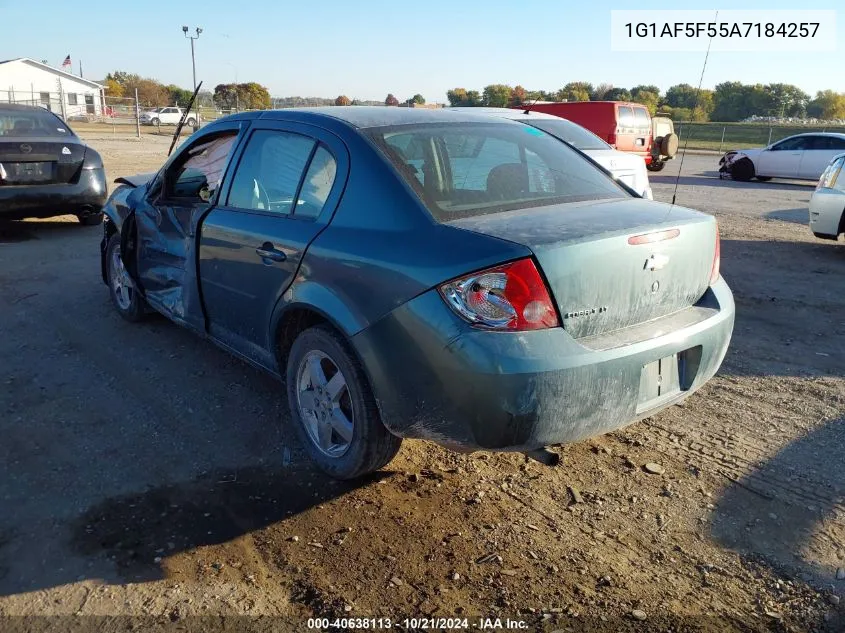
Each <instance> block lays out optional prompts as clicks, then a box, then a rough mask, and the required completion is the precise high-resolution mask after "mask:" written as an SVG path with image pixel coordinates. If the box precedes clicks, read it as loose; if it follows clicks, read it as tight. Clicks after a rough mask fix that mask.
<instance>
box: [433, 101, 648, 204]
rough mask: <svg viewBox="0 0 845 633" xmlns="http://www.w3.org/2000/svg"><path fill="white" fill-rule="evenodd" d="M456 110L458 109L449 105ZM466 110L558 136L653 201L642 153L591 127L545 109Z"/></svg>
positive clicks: (465, 110) (620, 180)
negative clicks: (617, 146) (607, 140)
mask: <svg viewBox="0 0 845 633" xmlns="http://www.w3.org/2000/svg"><path fill="white" fill-rule="evenodd" d="M446 109H447V110H455V109H458V108H446ZM460 109H461V110H463V111H464V112H472V113H473V114H485V115H488V116H495V117H501V118H503V119H511V120H513V121H520V122H521V123H525V124H526V125H530V126H531V127H534V128H537V129H538V130H542V131H543V132H546V133H548V134H551V135H552V136H554V137H555V138H558V139H560V140H562V141H566V142H567V143H569V144H570V145H572V146H573V147H575V148H576V149H578V150H580V151H582V152H583V153H584V154H586V155H587V156H589V157H590V158H591V159H593V160H594V161H595V162H596V163H598V164H599V165H600V166H601V167H603V168H604V169H606V170H607V171H609V172H610V173H611V175H612V176H613V177H614V178H616V180H618V181H619V182H621V183H623V184H625V185H627V186H628V187H630V188H631V189H633V190H634V191H635V192H636V193H637V194H639V195H640V196H642V197H643V198H647V199H649V200H653V199H654V197H653V195H652V192H651V185H650V184H649V182H648V172H647V171H646V166H645V160H643V158H642V156H637V155H636V154H630V153H628V152H620V151H617V150H615V149H613V148H612V147H611V146H610V145H608V144H607V143H605V142H604V141H603V140H601V139H600V138H599V137H598V136H596V135H595V134H593V133H592V132H590V131H589V130H587V129H585V128H583V127H581V126H580V125H578V124H577V123H573V122H572V121H569V120H568V119H564V118H562V117H559V116H554V115H552V114H546V113H545V112H527V113H526V112H525V110H513V109H510V108H460Z"/></svg>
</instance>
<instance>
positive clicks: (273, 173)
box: [199, 120, 349, 367]
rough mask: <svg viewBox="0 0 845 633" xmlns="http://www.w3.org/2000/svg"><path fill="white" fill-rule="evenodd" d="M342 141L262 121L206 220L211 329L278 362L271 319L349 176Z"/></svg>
mask: <svg viewBox="0 0 845 633" xmlns="http://www.w3.org/2000/svg"><path fill="white" fill-rule="evenodd" d="M348 165H349V159H348V155H347V152H346V148H345V146H344V145H343V143H342V142H341V141H340V140H339V139H338V138H337V137H335V136H334V135H333V134H331V133H330V132H327V131H325V130H323V129H321V128H318V127H315V126H312V125H307V124H300V123H281V122H273V121H261V120H258V121H256V122H255V124H254V125H253V129H252V130H251V131H250V135H249V137H248V139H247V141H246V143H245V145H244V147H243V150H242V151H241V153H240V156H239V157H238V158H237V167H236V168H235V169H234V172H233V174H232V177H231V178H230V179H228V180H229V183H228V184H227V185H226V191H225V192H224V193H225V195H226V199H225V203H221V204H220V205H219V206H217V207H215V208H214V209H213V210H212V211H211V212H210V213H209V214H208V215H207V216H206V217H205V219H204V220H203V223H202V227H201V237H200V255H199V266H200V280H201V281H200V283H201V288H202V295H203V301H204V305H205V310H206V315H207V318H208V324H209V332H210V334H211V335H212V336H214V337H215V338H216V339H217V340H219V341H221V342H223V343H224V344H226V345H228V346H229V347H231V348H233V349H235V350H237V351H239V352H241V353H242V354H244V355H245V356H247V357H249V358H251V359H253V360H255V361H257V362H259V363H260V364H263V365H265V366H269V367H272V366H273V364H274V363H273V360H272V359H273V354H272V349H273V345H272V341H271V340H270V319H271V316H272V314H273V310H274V308H275V306H276V303H277V302H278V300H279V298H280V297H281V296H282V294H283V293H284V292H285V290H286V289H287V288H288V286H290V284H291V282H292V281H293V279H294V276H295V275H296V272H297V270H298V269H299V265H300V263H301V262H302V257H303V255H304V254H305V251H306V249H307V248H308V245H309V244H310V243H311V242H312V241H313V240H314V238H315V237H316V236H317V235H318V234H319V233H320V231H322V230H323V228H324V227H325V226H326V224H327V223H328V221H329V219H330V217H331V215H332V213H333V212H334V208H335V206H336V205H337V203H338V201H339V199H340V195H341V191H342V187H343V184H344V183H345V182H346V173H347V172H348V168H349V167H348Z"/></svg>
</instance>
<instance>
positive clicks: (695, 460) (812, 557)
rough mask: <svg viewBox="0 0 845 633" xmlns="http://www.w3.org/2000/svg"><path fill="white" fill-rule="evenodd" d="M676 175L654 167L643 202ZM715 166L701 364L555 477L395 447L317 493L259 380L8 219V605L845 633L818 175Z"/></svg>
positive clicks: (75, 242)
mask: <svg viewBox="0 0 845 633" xmlns="http://www.w3.org/2000/svg"><path fill="white" fill-rule="evenodd" d="M92 143H93V144H94V145H95V147H97V149H98V150H100V151H101V153H102V154H103V156H104V159H105V161H106V165H107V169H108V170H109V175H110V177H112V178H113V177H115V176H117V175H119V174H124V173H136V172H142V171H148V170H150V169H151V168H154V167H156V166H158V164H159V163H160V161H161V160H162V157H163V156H164V154H165V152H166V148H167V144H168V139H166V138H161V137H155V136H145V137H144V138H143V139H142V140H141V141H118V140H105V139H98V140H94V141H92ZM678 163H679V161H675V162H674V163H670V165H669V166H668V167H667V169H666V171H664V172H662V173H660V174H654V175H652V182H653V186H654V189H655V194H656V197H657V198H658V199H660V200H664V201H668V200H670V199H671V196H672V187H673V184H674V174H675V173H676V172H677V169H678V166H679V165H678ZM714 167H715V158H714V157H712V156H692V155H690V156H688V157H687V158H686V162H685V164H684V167H683V173H684V175H683V176H682V178H681V180H680V188H679V190H678V200H677V201H678V203H679V204H684V205H687V206H692V207H695V208H699V209H702V210H704V211H707V212H710V213H713V214H715V215H716V216H717V217H718V218H719V221H720V225H721V229H722V238H723V242H722V271H723V274H724V277H725V278H726V279H727V280H728V282H729V284H730V285H731V287H732V288H733V290H734V293H735V295H736V301H737V323H736V329H735V332H734V340H733V344H732V347H731V349H730V351H729V353H728V356H727V358H726V360H725V363H724V365H723V367H722V370H721V372H720V374H719V375H718V376H717V377H716V378H715V379H714V380H713V381H712V382H711V383H710V384H709V385H708V386H706V387H705V388H704V389H702V390H701V391H700V392H699V393H698V394H696V395H695V396H693V397H691V398H690V399H689V400H687V402H686V403H685V404H684V405H683V406H679V407H673V408H672V409H671V410H668V411H666V412H664V413H662V414H660V415H659V416H657V417H655V418H652V419H650V420H647V421H644V422H641V423H639V424H636V425H633V426H631V427H629V428H628V429H626V430H624V431H622V432H618V433H614V434H611V435H608V436H604V437H600V438H596V439H594V440H593V441H589V442H584V443H581V444H577V445H573V446H567V447H562V448H558V449H556V450H557V451H558V452H560V454H561V455H562V458H563V463H562V465H561V466H559V467H557V468H547V467H544V466H541V465H539V464H537V463H534V462H528V461H526V460H525V458H523V457H522V456H519V455H497V454H484V453H477V454H473V455H457V454H453V453H449V452H447V451H445V450H442V449H440V448H438V447H435V446H432V445H428V444H426V443H423V442H406V443H405V445H404V447H403V449H402V451H401V452H400V454H399V456H398V458H397V459H396V460H395V461H394V462H393V463H392V464H391V465H390V467H389V468H388V469H387V470H386V471H385V472H383V473H381V475H380V476H379V477H374V478H372V479H370V480H367V481H363V482H358V483H357V484H352V485H350V484H339V483H335V482H331V481H329V480H327V479H325V478H324V477H322V476H320V475H319V474H318V473H316V472H314V471H313V470H312V469H311V468H310V466H309V465H308V463H307V462H306V461H305V460H304V458H303V454H302V452H301V450H300V448H299V447H298V446H297V444H296V441H295V440H294V439H293V434H292V432H291V431H289V430H288V428H287V427H286V424H287V415H286V402H285V399H284V396H283V392H282V389H281V388H280V386H279V385H278V384H277V383H276V382H274V381H273V380H272V379H270V378H269V377H267V376H265V375H263V374H261V373H260V372H258V371H256V370H254V369H252V368H251V367H249V366H247V365H245V364H243V363H241V362H239V361H237V360H234V359H233V358H231V357H229V356H227V355H226V354H225V353H223V352H221V351H219V350H218V349H216V348H215V347H213V346H212V345H210V344H208V343H206V342H203V341H201V340H199V339H198V338H195V337H194V336H192V335H191V334H189V333H188V332H186V331H183V330H181V329H179V328H178V327H176V326H174V325H171V324H169V323H168V322H166V321H164V320H163V319H152V320H151V321H149V322H147V323H145V324H142V325H130V324H128V323H126V322H124V321H122V320H121V319H120V318H119V317H118V316H117V315H116V314H115V312H114V311H113V310H112V308H111V305H110V303H109V301H108V297H107V293H106V288H105V286H103V284H102V282H101V281H100V277H99V275H100V273H99V259H98V258H99V254H98V242H99V238H100V232H99V230H98V229H97V228H85V227H82V226H80V225H78V224H77V223H76V221H75V220H74V219H72V218H69V219H64V218H63V219H56V220H49V221H39V222H26V223H20V224H17V225H14V226H7V227H5V228H2V229H0V332H2V334H3V335H2V337H0V385H2V389H0V500H2V510H0V616H21V615H48V616H51V615H52V616H72V615H74V614H77V615H111V616H114V615H122V616H139V617H143V618H146V619H140V620H139V619H133V618H126V619H120V618H118V619H114V620H108V621H105V620H102V621H98V626H101V628H99V629H98V630H128V629H130V628H131V627H133V626H136V627H137V626H139V623H142V625H143V624H144V623H145V624H147V625H151V624H153V623H163V624H164V625H167V628H172V629H173V630H176V628H175V627H181V628H180V629H179V630H199V628H196V629H192V628H191V627H192V625H196V626H198V627H200V628H203V630H206V631H208V630H223V629H222V627H223V624H222V623H221V621H220V620H215V619H211V620H203V619H201V618H197V617H195V616H218V615H234V614H240V615H248V616H258V615H261V616H270V617H268V618H266V619H262V618H248V619H240V620H237V621H236V622H237V628H231V629H227V630H247V629H249V630H259V629H260V630H282V629H283V628H284V627H287V626H294V624H295V625H296V626H297V628H299V629H304V628H305V624H306V622H305V620H304V619H303V618H306V617H310V616H313V615H319V616H331V617H333V616H341V617H359V618H360V617H382V618H390V619H391V620H392V623H393V624H394V625H395V624H404V623H403V621H402V620H403V618H405V617H406V616H417V617H419V616H425V615H442V616H452V617H455V616H458V617H467V618H470V620H469V624H470V626H471V627H473V625H475V624H477V621H476V618H477V616H485V617H501V618H505V617H510V618H512V619H516V620H520V621H523V622H525V623H526V625H527V626H528V627H529V628H531V629H535V628H544V629H546V630H555V629H560V630H571V631H580V630H607V631H621V630H644V631H645V630H648V631H664V630H675V631H678V630H684V631H686V630H703V631H724V630H739V631H767V630H783V631H808V630H828V631H835V630H843V628H845V621H843V618H842V615H843V609H845V604H840V598H845V570H841V568H843V567H845V505H843V497H845V466H843V464H845V462H843V454H845V336H844V335H843V333H845V245H843V244H841V243H840V244H835V243H832V242H821V241H818V240H815V239H814V238H813V236H812V235H811V234H810V233H809V231H808V229H807V227H806V207H807V203H808V200H809V197H810V194H811V193H812V186H811V185H808V184H791V183H784V182H772V183H767V184H757V183H746V184H743V183H733V182H727V181H719V180H718V179H717V178H715V171H714ZM649 462H655V463H657V464H659V465H660V466H661V467H662V470H664V472H663V473H662V474H650V473H649V472H646V470H645V469H644V465H645V464H646V463H649ZM642 618H644V620H643V619H642ZM2 622H3V623H4V624H3V625H0V626H2V628H4V629H5V630H39V631H40V630H43V629H44V628H45V627H47V626H48V625H49V624H53V625H55V626H59V627H66V628H70V627H71V626H72V625H73V626H77V625H79V623H80V622H83V624H82V625H80V626H81V628H76V629H74V630H85V627H86V626H88V624H90V623H92V622H94V621H93V620H84V619H74V620H71V619H65V620H62V619H61V618H59V617H55V618H52V619H46V620H40V621H35V620H24V619H21V618H19V617H8V618H7V619H5V620H2ZM229 622H232V621H231V620H230V621H229ZM84 623H88V624H84ZM198 623H199V624H198ZM15 627H17V629H16V628H15ZM261 627H266V628H261ZM420 628H422V627H420ZM56 630H59V629H56ZM62 630H63V629H62Z"/></svg>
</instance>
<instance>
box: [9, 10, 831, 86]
mask: <svg viewBox="0 0 845 633" xmlns="http://www.w3.org/2000/svg"><path fill="white" fill-rule="evenodd" d="M728 4H729V5H731V6H728V7H721V6H720V5H719V4H715V3H714V4H712V5H702V4H701V3H695V2H680V1H679V2H674V3H673V4H672V6H671V8H673V9H684V8H688V9H705V8H711V7H712V8H713V9H714V10H715V9H718V8H731V9H768V10H771V9H797V8H799V7H801V6H803V5H799V3H798V2H795V0H793V1H792V2H786V1H782V0H767V1H746V2H744V3H743V4H742V5H735V3H734V2H731V3H728ZM599 5H600V6H601V8H598V7H599ZM124 7H126V8H124ZM129 7H132V8H129ZM614 8H615V9H631V8H637V9H665V8H666V3H665V0H661V1H654V2H652V1H648V0H640V2H637V3H636V6H632V4H631V3H626V2H616V1H611V2H606V3H581V2H578V3H576V2H569V1H564V0H507V1H499V0H486V1H481V0H478V1H472V2H471V1H469V0H463V1H461V0H413V1H410V2H408V1H404V2H403V1H402V0H390V1H384V0H360V1H359V2H352V1H350V0H322V1H319V2H292V1H290V0H288V1H285V0H275V1H272V0H243V1H241V2H233V1H231V0H229V1H228V2H220V1H218V0H202V1H198V2H195V1H193V0H178V1H176V2H167V1H164V2H152V3H149V2H145V3H138V2H131V3H127V2H116V1H115V0H110V1H108V2H106V1H101V0H85V1H84V2H73V3H68V2H59V1H58V0H42V1H40V2H37V1H36V0H0V59H9V58H14V57H32V58H34V59H37V60H41V59H47V60H49V61H50V63H54V64H59V63H60V62H61V60H62V59H63V58H64V57H65V55H67V54H68V53H69V54H70V55H71V57H72V58H73V62H74V72H78V68H79V66H78V63H79V61H80V60H81V61H82V62H83V65H84V72H85V76H86V77H88V78H92V79H101V78H102V77H104V76H105V74H106V73H107V72H109V71H111V70H126V71H129V72H136V73H138V74H141V75H143V76H149V77H154V78H157V79H159V80H161V81H163V82H165V83H176V84H179V85H182V86H184V87H189V86H190V85H191V81H192V80H191V59H190V45H189V43H188V41H187V40H186V39H185V38H184V36H183V34H182V31H181V26H182V25H183V24H186V25H189V26H192V27H193V26H201V27H202V28H203V29H204V32H203V33H202V36H201V37H200V39H199V40H198V42H197V75H198V79H201V80H203V81H204V82H205V86H207V87H209V88H213V87H214V85H216V84H218V83H225V82H232V81H234V80H235V79H237V80H238V81H257V82H259V83H262V84H264V85H266V86H267V87H268V88H269V89H270V92H271V94H272V95H274V96H293V95H300V96H324V97H333V96H337V95H338V94H346V95H348V96H349V97H351V98H358V99H384V96H385V95H386V94H387V93H388V92H392V93H394V94H395V95H396V96H397V97H398V98H399V99H405V98H407V97H410V96H411V95H413V94H414V93H417V92H419V93H421V94H423V95H424V96H425V97H426V99H427V100H428V101H430V102H433V101H441V102H442V101H445V100H446V91H447V90H448V89H450V88H453V87H456V86H462V87H466V88H467V89H479V90H480V89H481V88H483V87H484V86H485V85H487V84H490V83H508V84H511V85H515V84H522V85H523V86H525V87H526V88H528V89H546V90H556V89H557V88H560V87H561V86H563V85H564V84H566V83H567V82H569V81H579V80H583V81H589V82H591V83H593V84H597V83H602V82H607V83H611V84H613V85H615V86H621V87H631V86H633V85H636V84H656V85H657V86H659V87H660V88H661V89H663V90H665V89H666V88H667V87H668V86H671V85H673V84H676V83H681V82H686V83H690V84H693V85H697V83H698V78H699V74H700V73H701V66H702V62H703V55H702V54H701V53H665V54H664V53H614V52H611V50H610V10H611V9H614ZM804 8H812V9H837V8H839V2H832V1H820V2H815V3H813V4H812V5H811V6H808V7H807V6H805V7H804ZM33 14H37V17H35V18H33ZM843 16H845V12H842V11H840V12H839V14H838V15H837V17H838V18H839V19H838V20H837V32H838V37H837V40H838V45H837V46H838V51H839V52H838V55H839V58H840V59H841V55H842V51H843V42H845V40H844V39H843V31H845V24H843V22H845V20H843ZM841 69H842V64H841V61H839V62H837V61H835V57H834V55H832V54H829V53H828V54H823V53H801V54H792V53H775V54H772V53H744V54H742V55H738V54H736V53H712V54H711V56H710V61H709V63H708V67H707V72H706V74H705V76H704V85H705V87H712V86H714V85H715V84H717V83H719V82H721V81H726V80H738V81H743V82H746V83H756V82H760V83H771V82H786V83H794V84H796V85H798V86H799V87H800V88H802V89H803V90H805V91H806V92H809V93H814V92H815V91H817V90H820V89H824V88H833V89H835V90H837V91H845V78H843V75H842V73H841Z"/></svg>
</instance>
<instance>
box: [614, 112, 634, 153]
mask: <svg viewBox="0 0 845 633" xmlns="http://www.w3.org/2000/svg"><path fill="white" fill-rule="evenodd" d="M635 138H636V122H635V120H634V109H633V108H632V107H631V106H622V105H620V106H616V149H618V150H619V151H622V152H634V151H636V148H635V147H634V139H635Z"/></svg>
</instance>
